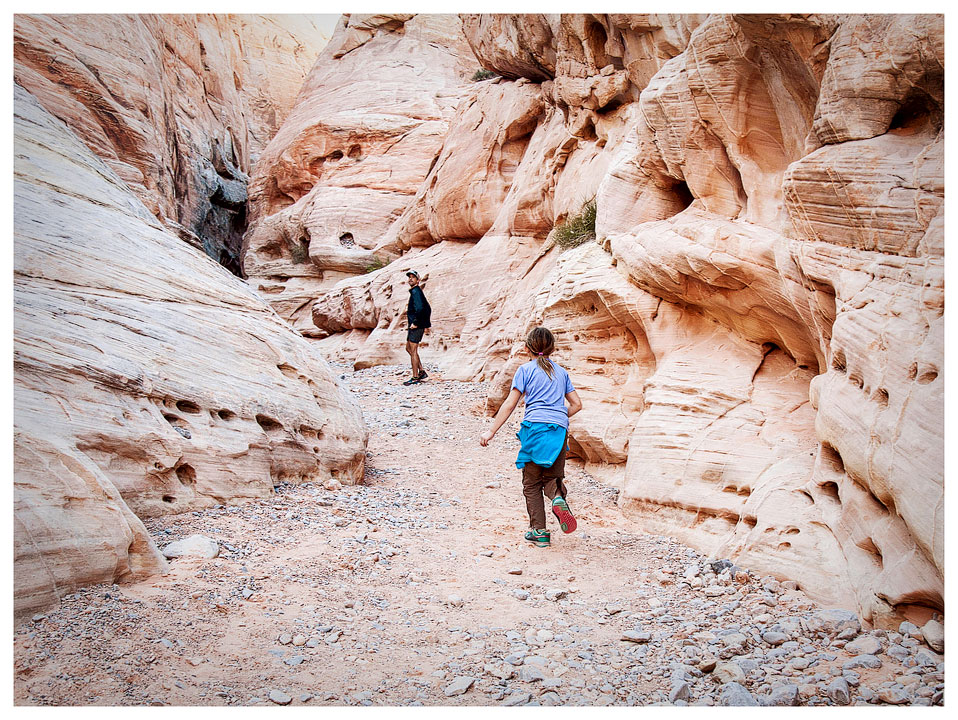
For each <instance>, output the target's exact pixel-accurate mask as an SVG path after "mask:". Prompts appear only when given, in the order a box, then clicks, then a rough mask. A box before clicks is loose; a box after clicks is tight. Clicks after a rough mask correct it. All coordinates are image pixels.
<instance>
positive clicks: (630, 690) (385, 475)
mask: <svg viewBox="0 0 958 720" xmlns="http://www.w3.org/2000/svg"><path fill="white" fill-rule="evenodd" d="M340 372H342V373H343V377H344V380H343V381H344V383H346V384H347V386H348V387H350V388H351V390H352V391H353V392H354V393H355V394H356V396H357V398H358V399H359V401H360V402H361V403H362V405H363V411H364V414H365V416H366V420H367V422H368V423H369V426H370V441H369V456H368V462H367V473H366V478H365V482H364V484H363V485H360V486H355V487H346V488H342V489H340V490H336V491H328V490H326V489H324V488H323V487H322V486H320V485H317V484H307V485H299V486H288V485H281V486H279V487H278V488H277V491H276V494H275V496H273V497H271V498H269V499H268V500H264V501H255V502H249V503H246V504H242V505H238V506H229V507H223V506H220V507H217V508H215V509H211V510H207V511H202V512H193V513H186V514H183V515H175V516H168V517H165V518H160V519H156V520H151V521H148V522H147V527H148V529H149V530H150V532H151V534H153V536H154V537H155V538H156V540H157V543H158V545H159V546H160V547H164V546H165V545H167V544H168V543H169V542H171V541H173V540H175V539H179V538H181V537H185V536H188V535H191V534H194V533H197V534H202V535H206V536H208V537H210V538H213V539H214V540H216V541H217V542H218V543H219V544H220V548H221V553H220V556H219V557H218V558H215V559H212V560H208V559H199V558H188V559H178V560H173V561H171V566H172V570H171V572H170V573H169V574H167V575H165V576H162V577H155V578H151V579H150V580H148V581H145V582H141V583H137V584H131V585H121V586H117V585H114V586H98V587H92V588H86V589H83V590H81V591H78V592H76V593H74V594H72V595H70V596H68V597H67V598H65V599H64V601H63V603H62V606H61V607H60V608H59V609H56V610H52V611H50V612H48V613H46V614H42V615H37V616H36V617H35V618H34V619H33V620H28V621H26V622H24V623H21V624H19V625H18V626H17V627H16V628H15V636H14V661H15V667H14V672H15V681H14V693H15V702H16V703H17V704H42V705H48V704H49V705H85V704H97V705H140V704H153V705H251V704H252V705H255V704H267V705H270V704H272V703H276V702H279V703H282V704H286V703H287V701H289V702H291V704H292V705H303V704H334V705H344V704H348V705H359V704H365V705H369V704H374V705H408V704H423V705H436V704H443V705H458V704H465V705H477V704H490V705H499V704H509V705H513V704H526V703H533V704H543V705H557V704H569V705H609V704H615V705H626V704H629V705H631V704H650V703H656V702H670V701H674V700H678V701H679V703H680V704H681V703H683V702H687V703H689V704H694V703H699V704H713V703H718V702H720V693H719V689H720V683H718V682H716V680H715V679H714V678H713V676H712V674H710V673H708V672H701V671H700V670H698V669H697V665H698V663H699V662H700V661H702V660H703V659H706V660H707V659H708V658H710V657H711V658H713V659H715V658H717V659H718V660H719V661H720V662H721V661H722V660H723V659H724V660H736V661H739V662H740V664H742V665H743V666H744V668H745V675H746V676H747V677H743V678H742V684H743V685H744V686H745V687H747V688H748V690H750V691H751V692H753V693H755V694H756V695H763V694H766V695H767V694H769V693H771V692H772V691H773V690H774V689H775V688H776V687H778V686H780V685H782V684H787V685H792V686H795V687H796V688H797V687H799V685H800V684H801V685H805V686H808V687H811V686H815V687H817V688H818V689H819V690H820V691H821V692H817V693H813V692H812V691H811V690H810V689H808V687H806V688H804V689H803V690H802V692H803V693H804V694H803V695H801V696H800V698H799V699H800V701H801V702H802V704H805V703H810V704H816V703H820V704H828V703H830V702H831V701H830V699H829V697H828V695H827V694H826V693H825V692H824V691H823V690H822V688H823V687H824V685H825V684H826V683H825V681H826V680H828V681H831V680H832V679H833V678H834V677H837V676H839V675H841V670H840V666H841V664H842V663H843V662H846V661H848V659H849V657H851V656H850V655H848V654H846V653H843V652H842V650H841V647H842V646H843V645H844V642H843V641H840V640H838V641H836V640H834V637H833V636H823V637H821V638H811V637H803V636H802V634H801V633H802V632H803V631H801V630H799V631H794V632H793V633H792V636H791V637H792V641H791V642H792V644H793V645H796V646H798V647H797V648H795V649H792V648H790V649H789V652H788V653H785V654H781V655H780V656H779V655H774V653H770V651H772V650H773V648H772V646H770V645H768V644H765V643H763V642H762V641H761V637H760V635H758V634H756V632H755V631H754V623H755V622H756V616H762V615H763V614H764V618H762V619H763V621H764V624H763V625H761V626H760V627H759V630H758V632H759V633H760V632H761V627H765V626H770V625H771V624H772V623H774V622H775V621H777V620H785V619H786V618H789V617H797V616H800V615H808V614H809V613H811V612H812V611H814V610H815V609H816V608H815V606H814V604H813V603H811V602H810V601H808V599H807V598H805V596H804V595H802V594H801V593H799V592H791V591H784V590H783V589H782V588H781V587H777V583H774V582H772V583H771V584H770V585H769V584H768V580H769V579H768V578H757V577H753V578H749V579H748V581H747V582H745V583H738V582H736V581H735V580H734V579H728V578H722V577H718V578H717V577H716V576H715V575H714V573H711V570H710V567H709V563H708V562H707V561H706V559H705V558H703V557H702V556H700V555H699V554H698V553H696V552H694V551H693V550H691V549H689V548H686V547H684V546H683V545H681V544H679V543H677V542H675V541H673V540H670V539H668V538H663V537H659V536H653V535H647V534H644V533H642V532H641V531H639V529H638V528H637V527H636V525H635V524H634V523H631V522H629V521H627V520H626V519H625V518H623V516H622V515H621V513H620V511H619V509H618V508H617V506H616V505H615V495H616V493H615V491H614V490H611V489H610V488H606V487H603V486H602V485H600V484H599V483H597V482H596V481H595V480H594V479H593V478H592V477H591V476H589V475H588V474H587V473H586V472H584V471H583V470H582V469H581V467H580V466H578V465H577V464H576V463H574V462H570V463H569V466H568V468H567V484H568V485H569V493H570V495H569V502H570V505H571V507H572V509H573V511H574V512H575V514H576V517H577V519H578V522H579V529H578V531H577V532H575V533H573V534H569V535H566V534H563V533H562V532H561V531H560V530H559V529H558V527H556V522H555V518H554V517H552V516H551V514H550V517H549V522H550V529H552V531H553V543H552V547H551V548H548V549H544V548H534V547H531V546H529V545H528V544H527V543H526V542H525V541H524V540H523V539H522V533H523V531H524V530H525V529H526V526H527V521H526V517H525V511H524V502H523V499H522V494H521V489H520V480H519V471H518V470H516V468H515V466H514V459H515V454H516V451H517V449H518V442H517V440H516V439H515V430H516V429H517V428H518V423H519V421H520V419H521V412H520V411H517V412H516V413H514V416H513V418H512V420H511V421H510V423H509V424H507V425H506V426H505V427H504V428H503V429H502V430H501V431H500V432H499V433H498V435H497V437H496V438H495V440H494V441H493V443H492V445H491V446H490V447H488V448H482V447H480V446H479V443H478V436H479V434H480V432H481V431H482V429H483V428H485V427H487V425H488V421H487V420H486V419H485V418H484V417H483V416H482V414H481V413H480V411H479V408H480V407H481V406H482V404H483V402H484V399H485V393H486V388H485V387H484V384H482V383H461V382H449V381H443V380H442V379H441V378H439V377H438V376H437V375H436V374H435V373H433V377H432V378H430V380H428V381H427V382H426V383H423V384H421V385H418V386H413V387H403V386H402V385H401V384H400V383H401V380H402V379H404V377H405V373H406V371H405V369H403V368H398V367H386V368H372V369H369V370H364V371H360V372H356V373H352V372H351V371H347V370H345V369H340ZM690 566H695V567H697V568H699V569H700V571H701V572H700V577H701V578H703V579H704V582H702V583H700V585H701V587H699V588H696V589H695V590H691V589H690V588H689V587H688V586H686V585H680V584H679V583H680V580H681V579H682V577H683V574H684V573H686V572H687V571H688V569H689V567H690ZM740 579H741V578H740ZM723 583H724V584H723ZM706 587H711V588H713V589H712V590H711V591H709V592H710V593H711V594H707V593H706V592H705V589H706ZM715 588H719V589H717V590H716V589H715ZM716 593H717V594H716ZM627 631H634V632H636V631H637V632H643V631H646V632H648V633H649V636H648V638H645V637H642V636H639V637H635V638H633V639H635V640H638V642H633V641H626V640H623V635H624V633H626V632H627ZM750 631H751V634H749V632H750ZM736 634H738V635H742V636H743V637H745V638H746V642H745V643H744V644H742V646H741V647H735V646H732V647H731V650H730V645H729V643H727V642H726V639H727V638H728V637H731V636H733V635H736ZM796 638H797V640H796ZM736 641H737V638H736ZM799 641H801V642H799ZM803 642H804V645H803ZM836 643H837V644H836ZM912 654H914V651H913V652H912ZM770 655H771V657H770ZM810 656H811V657H812V661H811V665H810V666H808V665H806V666H804V667H791V666H789V665H788V663H789V662H791V660H792V659H794V658H795V657H802V658H808V657H810ZM750 657H758V658H759V659H760V660H761V662H759V661H758V660H752V661H751V664H749V663H748V662H743V661H745V660H748V659H749V658H750ZM676 663H680V664H679V665H676ZM798 665H801V663H798ZM833 668H838V671H837V672H836V670H834V669H833ZM937 670H938V668H937V667H935V666H928V665H927V664H926V665H925V666H923V667H922V670H921V675H920V680H919V683H918V685H917V688H929V689H930V690H931V692H930V693H929V696H931V693H933V692H935V691H936V686H937V679H936V677H935V675H934V673H935V672H937ZM942 670H943V666H942ZM854 672H857V673H858V676H859V677H860V678H861V686H865V684H866V681H867V682H868V683H869V684H870V685H871V686H872V687H873V688H875V689H876V692H877V689H878V688H877V686H878V685H880V683H881V682H885V681H887V682H892V681H893V680H894V678H895V676H896V674H897V675H901V674H905V673H908V672H911V673H912V674H915V673H918V671H917V670H911V671H909V670H906V669H905V668H903V667H901V666H898V667H894V666H892V665H891V664H890V663H888V662H886V663H885V665H884V667H883V669H869V668H863V669H862V668H860V669H857V670H856V671H854ZM677 673H678V675H677ZM818 676H821V677H818ZM853 679H857V678H853ZM682 682H684V683H685V684H686V685H687V690H683V689H682V688H681V687H680V684H681V683H682ZM816 683H817V685H816ZM677 687H678V689H677ZM460 690H461V691H462V692H460ZM866 690H867V688H866ZM911 691H912V695H910V696H909V697H910V700H915V699H916V697H920V696H918V695H915V694H914V691H915V688H911ZM869 692H871V691H870V690H868V691H863V693H864V694H862V693H860V692H859V690H856V689H855V688H854V687H852V691H851V696H850V700H851V701H852V702H854V701H856V700H857V701H859V702H864V701H865V700H866V699H872V698H870V697H869V694H868V693H869ZM271 693H272V695H271ZM795 693H797V690H796V691H795ZM872 694H874V693H872ZM670 695H671V697H670Z"/></svg>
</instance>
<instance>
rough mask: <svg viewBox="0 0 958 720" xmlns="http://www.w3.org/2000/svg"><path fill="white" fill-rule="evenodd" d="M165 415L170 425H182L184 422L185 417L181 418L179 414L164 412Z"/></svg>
mask: <svg viewBox="0 0 958 720" xmlns="http://www.w3.org/2000/svg"><path fill="white" fill-rule="evenodd" d="M163 417H164V418H165V419H166V421H167V422H168V423H169V424H170V425H182V424H183V419H182V418H180V417H178V416H176V415H168V414H166V413H164V414H163Z"/></svg>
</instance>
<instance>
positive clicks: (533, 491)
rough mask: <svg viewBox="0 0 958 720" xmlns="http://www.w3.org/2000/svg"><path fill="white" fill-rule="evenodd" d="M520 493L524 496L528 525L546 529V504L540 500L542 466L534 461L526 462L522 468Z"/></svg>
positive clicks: (535, 528)
mask: <svg viewBox="0 0 958 720" xmlns="http://www.w3.org/2000/svg"><path fill="white" fill-rule="evenodd" d="M522 494H523V495H524V496H525V498H526V512H528V513H529V527H531V528H533V529H534V530H545V529H546V506H545V502H543V500H542V468H541V467H539V466H538V465H536V464H535V463H532V462H529V463H526V465H525V467H524V468H522Z"/></svg>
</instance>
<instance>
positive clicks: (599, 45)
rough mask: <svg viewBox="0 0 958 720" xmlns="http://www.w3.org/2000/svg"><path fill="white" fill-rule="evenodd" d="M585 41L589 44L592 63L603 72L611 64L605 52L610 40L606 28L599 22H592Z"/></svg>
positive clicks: (586, 32)
mask: <svg viewBox="0 0 958 720" xmlns="http://www.w3.org/2000/svg"><path fill="white" fill-rule="evenodd" d="M585 39H586V42H588V43H589V50H590V51H591V53H592V61H593V62H594V63H595V66H596V67H597V68H599V69H600V70H601V69H602V68H604V67H605V66H606V65H608V64H609V56H608V55H607V54H606V52H605V43H606V41H607V40H608V35H607V34H606V32H605V28H604V27H602V26H601V25H600V24H599V23H597V22H590V23H589V24H588V26H587V27H586V30H585Z"/></svg>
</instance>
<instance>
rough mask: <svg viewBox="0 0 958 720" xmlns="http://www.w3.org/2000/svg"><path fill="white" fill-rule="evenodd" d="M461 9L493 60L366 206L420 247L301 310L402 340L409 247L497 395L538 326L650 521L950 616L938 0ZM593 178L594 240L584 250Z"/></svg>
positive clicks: (367, 350) (580, 442)
mask: <svg viewBox="0 0 958 720" xmlns="http://www.w3.org/2000/svg"><path fill="white" fill-rule="evenodd" d="M461 20H462V29H463V33H464V35H465V37H466V39H467V41H468V43H469V46H470V47H471V48H472V50H473V52H474V53H475V56H476V58H477V60H478V62H479V63H480V64H481V65H482V66H483V67H484V68H486V69H488V70H491V71H493V72H495V73H497V74H498V75H499V76H500V77H499V78H494V79H492V80H487V81H484V82H482V83H478V84H477V85H475V86H472V87H467V88H466V89H465V90H463V91H462V92H463V96H462V97H463V99H462V101H461V103H460V105H459V107H458V109H457V111H456V113H455V115H456V117H455V119H454V121H453V122H452V124H451V125H450V127H449V132H448V135H447V136H446V138H445V140H444V142H443V145H442V150H441V151H440V152H438V157H437V160H436V162H435V163H434V164H433V166H432V167H431V169H429V171H428V174H427V175H426V176H425V177H424V180H423V181H422V183H421V184H420V185H419V187H418V189H417V191H416V192H415V194H414V195H413V196H407V201H406V204H404V205H403V204H401V203H397V205H396V206H395V209H392V208H391V209H390V213H392V214H393V215H397V214H398V220H396V221H394V222H391V223H390V222H389V219H388V217H387V216H386V214H383V213H380V217H379V219H377V221H376V222H374V223H373V224H371V225H370V228H371V229H372V230H373V231H374V232H373V235H375V236H379V237H381V238H382V240H381V242H380V244H379V246H378V250H379V252H380V254H381V255H382V254H384V253H385V254H388V256H389V258H394V257H395V256H396V255H397V254H400V253H401V254H402V256H401V257H400V258H399V259H398V260H395V261H394V262H392V263H391V264H389V265H388V266H386V267H385V268H383V269H381V270H378V271H376V272H374V273H370V274H367V275H363V274H357V272H356V271H355V270H354V271H352V272H353V277H349V278H344V279H342V280H340V281H338V282H337V283H336V284H335V285H334V286H332V287H326V288H324V289H323V291H322V292H320V293H319V296H318V298H317V299H316V300H315V302H309V301H308V299H307V294H306V293H303V294H302V296H301V299H302V303H303V305H296V310H295V313H296V314H295V318H297V319H300V318H302V317H303V314H302V313H303V312H305V308H306V307H308V306H311V313H312V319H313V322H314V323H315V325H316V327H317V331H316V334H317V335H319V336H323V335H328V337H326V338H325V339H323V340H322V341H321V345H322V347H323V348H324V349H325V350H327V351H328V352H330V353H332V354H334V355H335V356H337V357H340V358H342V359H348V360H349V361H350V362H353V363H354V364H355V366H356V367H367V366H369V365H373V364H381V363H390V362H402V361H403V360H404V353H403V351H402V341H403V330H404V327H405V326H404V317H403V311H404V307H405V299H406V295H407V294H406V290H405V283H404V273H405V271H406V270H407V269H409V268H413V267H414V268H416V269H417V270H419V271H420V272H421V273H423V275H424V278H425V283H424V285H425V288H426V293H427V295H428V296H429V298H430V302H431V303H432V304H433V308H434V313H433V317H434V327H433V330H432V332H431V334H430V335H427V338H426V341H425V346H424V348H425V349H424V351H423V352H424V353H425V356H426V357H427V358H430V359H435V360H436V361H437V362H439V363H440V366H441V367H442V370H443V373H444V375H445V376H446V377H455V378H481V379H491V380H493V382H492V383H491V386H490V387H491V390H490V394H489V399H488V404H487V407H488V410H490V411H493V410H494V409H495V408H496V407H497V406H498V404H499V403H500V402H501V400H502V398H504V397H505V394H506V393H507V391H508V386H509V379H510V378H511V375H512V373H513V372H514V370H515V368H516V366H518V364H520V363H521V362H522V361H523V358H524V356H523V352H522V342H521V338H522V337H523V335H524V333H525V332H526V331H527V330H528V328H529V327H531V326H532V325H534V324H537V323H544V324H546V325H547V326H550V327H552V328H553V329H554V330H555V331H556V334H557V339H558V348H559V350H558V355H557V359H558V360H559V361H560V362H563V363H565V364H566V365H567V366H568V367H569V368H570V371H571V374H572V377H573V379H574V382H575V383H576V384H577V386H578V388H579V390H580V394H581V395H582V396H583V397H584V399H585V409H584V410H583V412H582V413H581V414H580V415H579V416H578V417H576V418H575V419H574V420H573V424H572V436H573V438H572V445H573V449H574V451H575V453H576V454H577V455H579V456H580V457H582V458H584V459H586V460H587V461H589V462H590V463H593V464H594V468H595V472H597V473H599V474H602V475H603V476H604V477H606V478H607V479H608V480H609V481H610V482H614V483H616V484H618V485H619V486H620V487H621V490H622V494H621V499H620V502H621V504H622V506H623V509H624V510H625V511H626V512H627V513H629V514H630V515H631V516H632V517H634V518H635V520H636V522H638V523H640V524H642V525H643V526H646V527H651V528H655V529H656V531H658V532H663V533H669V534H673V535H677V536H679V537H682V538H683V539H686V540H687V541H689V542H691V543H693V544H694V545H695V546H696V547H700V548H703V549H705V550H707V551H709V552H713V553H718V554H724V555H728V556H730V557H734V558H737V559H741V560H743V561H747V562H748V563H749V564H750V565H753V566H755V567H760V568H762V569H764V570H768V571H771V572H776V573H779V574H780V575H781V576H782V577H783V578H790V579H793V580H797V581H798V582H799V584H800V585H801V587H803V588H805V589H806V590H808V591H809V592H811V593H813V594H814V595H816V596H817V597H819V598H821V599H822V600H823V601H828V602H830V603H834V604H836V605H845V606H848V607H856V608H858V609H859V610H860V611H861V613H862V614H863V616H864V617H865V618H866V619H867V620H869V621H871V622H873V623H877V624H880V625H884V626H891V625H893V624H895V623H897V622H899V621H900V620H901V618H902V617H903V616H905V617H911V618H912V619H914V620H915V621H916V622H917V621H921V622H924V621H925V620H927V619H928V617H930V612H931V611H933V610H940V609H941V608H942V603H943V601H942V592H943V586H942V571H943V559H942V555H941V541H942V537H943V518H942V516H941V508H942V497H943V468H942V465H943V455H942V452H943V448H942V446H943V436H942V433H941V427H942V423H941V420H942V412H943V394H942V358H943V347H942V338H943V326H942V314H943V289H944V288H943V276H942V267H943V265H942V260H941V258H942V255H943V238H944V233H943V216H942V206H943V198H944V184H943V163H942V157H943V156H942V148H943V143H944V135H943V129H942V128H943V125H942V119H943V103H942V97H943V85H942V77H943V65H944V63H943V34H942V22H941V20H942V18H941V16H894V17H892V16H842V15H808V16H802V15H782V16H775V15H762V16H749V15H721V14H715V15H708V16H672V15H659V16H655V15H534V16H515V15H463V16H462V18H461ZM376 22H377V23H379V24H380V25H382V24H383V23H386V22H387V21H386V19H385V18H382V17H380V18H379V19H378V20H377V21H376ZM392 22H393V23H400V22H401V23H405V24H407V25H408V23H409V22H410V20H409V19H408V18H399V19H394V20H393V21H392ZM365 32H367V34H369V33H371V32H372V31H371V30H367V31H365ZM367 42H368V41H367ZM356 47H357V49H356V50H355V51H354V52H355V53H356V54H357V60H355V62H358V54H359V53H363V52H366V47H367V46H363V47H359V46H356ZM328 72H329V73H330V74H329V75H327V76H325V81H326V82H329V83H331V85H332V87H335V86H336V84H337V82H340V81H339V80H337V81H335V82H334V78H335V77H338V76H337V75H336V74H335V71H334V70H329V71H328ZM314 77H315V78H316V79H317V82H314V83H313V84H312V85H311V87H310V90H309V92H307V93H304V98H307V97H311V98H313V99H304V102H310V103H318V102H320V100H321V99H322V98H323V97H325V90H324V88H323V87H321V85H320V83H319V82H318V80H319V79H321V77H322V76H320V75H319V74H318V73H314ZM421 87H424V88H425V87H427V85H425V84H424V85H422V86H421ZM410 92H411V90H410ZM517 138H518V139H521V142H522V146H521V147H520V146H518V145H514V147H515V149H514V150H510V151H507V150H508V145H509V142H510V141H511V142H515V139H517ZM282 142H283V141H282V140H280V139H279V138H278V142H277V145H278V146H280V145H282ZM274 152H277V153H280V152H284V151H283V150H282V149H281V148H280V147H277V148H276V149H275V150H274ZM293 152H294V150H290V151H289V154H292V153H293ZM412 161H413V162H418V160H416V159H412ZM264 172H266V173H267V174H270V175H271V176H272V180H267V179H266V178H265V177H264V179H263V180H261V182H262V183H264V184H267V183H268V182H274V183H283V182H286V180H287V178H288V177H289V176H290V175H291V174H290V173H284V172H277V171H276V170H265V169H264ZM292 176H293V177H295V176H296V174H295V173H292ZM360 185H362V186H363V187H366V184H365V183H362V182H361V183H360ZM371 186H373V183H370V187H371ZM316 192H328V190H320V191H316ZM353 192H357V193H358V192H360V190H359V189H358V188H357V189H354V190H353ZM592 197H595V198H596V202H597V221H596V235H597V236H598V243H597V244H591V245H588V246H586V247H584V248H578V249H575V250H568V251H562V249H561V248H559V247H557V246H555V245H554V244H553V242H552V239H553V237H554V232H553V231H554V229H555V228H556V227H558V226H560V225H562V224H563V223H564V222H566V221H567V220H569V219H570V218H573V217H574V216H576V215H577V214H578V212H579V210H580V208H581V207H582V206H583V205H584V203H585V202H587V201H588V200H589V199H590V198H592ZM260 207H261V208H262V203H260ZM387 224H388V225H389V227H388V228H385V229H384V225H387ZM366 247H367V248H368V249H370V250H373V249H376V246H375V242H374V241H373V240H370V241H369V242H368V243H367V244H366ZM310 253H312V249H310ZM248 257H249V256H248ZM254 261H255V260H254ZM310 272H312V273H316V272H317V269H316V267H314V268H310ZM300 287H303V288H305V284H303V285H301V286H300ZM312 287H314V288H315V287H316V285H315V284H314V285H312ZM264 289H266V288H264ZM274 307H276V309H277V310H278V311H279V312H280V313H281V314H283V315H284V316H286V317H294V312H293V311H292V310H291V308H290V307H288V306H286V305H284V304H283V303H282V302H281V301H274Z"/></svg>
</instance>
